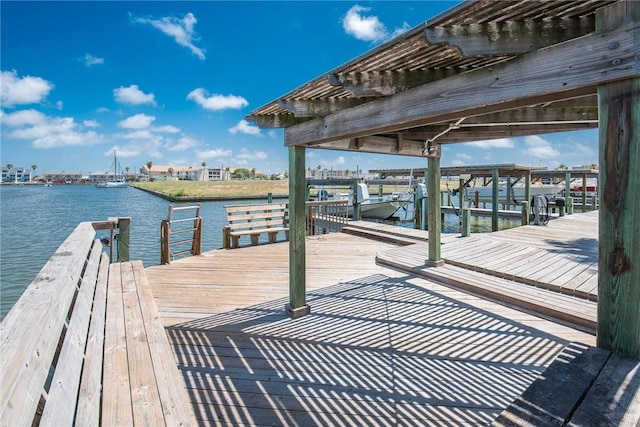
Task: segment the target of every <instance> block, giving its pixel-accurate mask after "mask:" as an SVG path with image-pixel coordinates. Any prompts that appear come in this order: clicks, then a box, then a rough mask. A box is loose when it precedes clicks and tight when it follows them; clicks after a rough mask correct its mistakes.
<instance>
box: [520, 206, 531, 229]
mask: <svg viewBox="0 0 640 427" xmlns="http://www.w3.org/2000/svg"><path fill="white" fill-rule="evenodd" d="M530 215H531V209H530V208H529V202H528V201H526V200H523V201H522V225H523V226H524V225H529V216H530Z"/></svg>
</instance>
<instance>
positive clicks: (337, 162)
mask: <svg viewBox="0 0 640 427" xmlns="http://www.w3.org/2000/svg"><path fill="white" fill-rule="evenodd" d="M320 163H322V164H323V165H324V166H325V167H331V166H341V165H344V164H345V163H347V160H346V159H345V158H344V156H338V157H336V158H335V159H333V160H323V161H321V162H320Z"/></svg>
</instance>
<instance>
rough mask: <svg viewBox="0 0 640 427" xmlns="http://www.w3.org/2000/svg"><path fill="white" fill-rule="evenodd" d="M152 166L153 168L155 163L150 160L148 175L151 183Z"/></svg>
mask: <svg viewBox="0 0 640 427" xmlns="http://www.w3.org/2000/svg"><path fill="white" fill-rule="evenodd" d="M151 166H153V162H152V161H151V160H149V161H148V162H147V171H148V174H149V181H151Z"/></svg>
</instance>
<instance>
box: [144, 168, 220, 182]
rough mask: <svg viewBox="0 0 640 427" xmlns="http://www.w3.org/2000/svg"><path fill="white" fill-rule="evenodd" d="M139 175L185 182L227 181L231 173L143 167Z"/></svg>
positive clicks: (214, 170)
mask: <svg viewBox="0 0 640 427" xmlns="http://www.w3.org/2000/svg"><path fill="white" fill-rule="evenodd" d="M140 173H141V174H142V175H143V176H144V177H146V178H147V179H154V180H172V179H173V180H185V181H227V180H229V179H231V172H230V171H229V170H226V169H223V168H206V167H205V168H194V167H193V166H167V165H151V170H149V168H147V165H144V166H143V167H142V168H140Z"/></svg>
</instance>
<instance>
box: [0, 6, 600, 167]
mask: <svg viewBox="0 0 640 427" xmlns="http://www.w3.org/2000/svg"><path fill="white" fill-rule="evenodd" d="M456 3H457V2H436V1H431V2H429V1H424V2H401V1H395V2H350V1H333V2H307V1H305V2H302V1H300V2H269V1H260V2H248V1H238V2H220V1H197V2H172V1H158V2H155V1H154V2H151V1H142V2H81V1H72V2H55V1H47V2H31V1H2V3H1V4H0V8H1V10H0V15H1V23H0V24H1V25H0V28H1V43H2V45H1V57H0V67H1V71H2V77H1V83H2V92H1V94H2V98H1V100H0V102H1V107H0V111H1V126H2V129H1V136H0V137H1V138H2V144H1V148H0V164H2V165H6V164H7V163H12V164H14V165H15V166H26V167H29V166H31V165H33V164H36V165H37V166H38V171H37V172H38V173H42V172H44V171H48V172H52V171H61V170H65V171H75V172H82V173H84V174H88V173H90V172H98V171H104V170H106V169H108V168H109V167H110V164H111V159H112V155H113V150H114V149H116V150H117V153H118V157H119V160H120V162H121V164H122V167H123V168H124V167H129V168H130V169H131V170H134V169H138V168H140V167H141V166H142V165H144V164H145V163H146V162H147V161H149V160H151V161H152V162H153V163H154V164H156V165H176V166H198V165H200V164H201V163H202V162H203V161H205V162H207V164H208V165H210V166H219V165H223V166H225V167H227V166H228V167H232V168H235V167H249V168H252V167H255V168H257V169H258V170H260V171H262V172H264V173H279V172H283V171H284V170H286V169H287V168H288V156H287V151H286V149H285V148H284V146H283V135H282V131H281V130H264V129H263V130H260V129H258V128H256V127H255V126H253V125H251V124H248V123H246V122H245V121H244V120H243V118H244V116H245V115H247V114H248V113H249V112H250V111H251V110H253V109H255V108H257V107H259V106H261V105H263V104H265V103H267V102H269V101H271V100H273V99H275V98H277V97H278V96H280V95H282V94H284V93H286V92H288V91H289V90H291V89H294V88H295V87H297V86H299V85H301V84H303V83H305V82H307V81H309V80H311V79H313V78H315V77H317V76H320V75H322V74H324V73H326V72H327V71H329V70H331V69H333V68H335V67H337V66H339V65H341V64H342V63H344V62H346V61H348V60H350V59H352V58H354V57H355V56H358V55H360V54H362V53H364V52H366V51H368V50H370V49H372V48H374V47H376V46H378V45H379V44H381V43H383V42H384V41H386V40H388V39H389V38H391V37H393V36H394V35H396V34H397V33H398V32H401V31H403V30H407V29H409V28H411V27H414V26H416V25H419V24H421V23H422V22H424V21H426V20H427V19H429V18H431V17H433V16H435V15H436V14H438V13H440V12H442V11H444V10H446V9H448V8H450V7H452V6H454V5H455V4H456ZM597 157H598V156H597V131H595V130H593V131H581V132H570V133H559V134H553V135H542V136H539V137H528V138H514V139H502V140H496V141H486V142H482V143H474V144H457V145H450V146H446V147H445V148H444V149H443V158H442V162H441V164H442V165H443V166H448V165H461V164H467V165H472V164H483V163H518V164H525V165H529V164H534V165H544V166H548V167H550V168H554V167H556V166H557V165H558V164H560V163H565V164H567V165H570V166H571V165H580V164H591V163H597ZM307 165H308V166H312V167H315V166H317V165H322V166H323V167H326V168H334V169H355V168H356V167H357V166H358V167H360V168H361V169H363V170H365V171H367V170H369V169H374V168H394V167H407V168H408V167H424V166H426V160H424V159H420V158H412V157H404V156H382V155H366V154H360V153H350V152H338V151H325V150H307Z"/></svg>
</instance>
